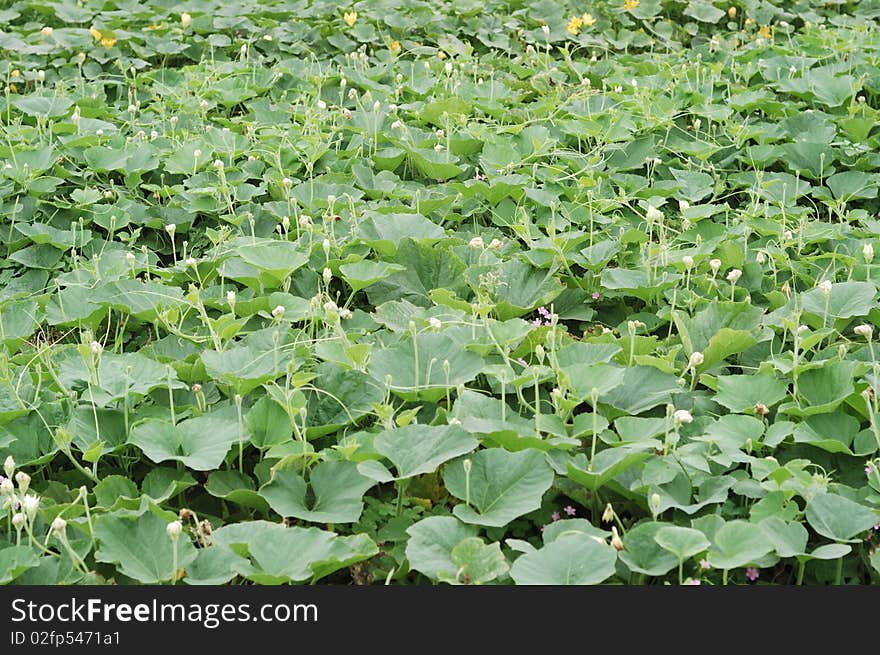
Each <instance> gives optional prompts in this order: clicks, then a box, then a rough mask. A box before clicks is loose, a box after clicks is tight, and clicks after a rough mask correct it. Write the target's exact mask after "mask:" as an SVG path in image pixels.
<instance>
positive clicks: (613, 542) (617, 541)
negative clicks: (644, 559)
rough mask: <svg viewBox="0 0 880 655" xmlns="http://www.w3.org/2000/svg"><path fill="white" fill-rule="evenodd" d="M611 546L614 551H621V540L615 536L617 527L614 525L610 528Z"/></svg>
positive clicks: (618, 536) (617, 535)
mask: <svg viewBox="0 0 880 655" xmlns="http://www.w3.org/2000/svg"><path fill="white" fill-rule="evenodd" d="M611 545H612V546H613V547H614V550H623V540H622V539H621V538H620V535H619V534H617V526H614V525H612V526H611Z"/></svg>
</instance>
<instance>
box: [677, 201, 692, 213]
mask: <svg viewBox="0 0 880 655" xmlns="http://www.w3.org/2000/svg"><path fill="white" fill-rule="evenodd" d="M690 206H691V203H689V202H688V201H687V200H679V201H678V209H679V210H680V211H684V210H685V209H688V208H689V207H690Z"/></svg>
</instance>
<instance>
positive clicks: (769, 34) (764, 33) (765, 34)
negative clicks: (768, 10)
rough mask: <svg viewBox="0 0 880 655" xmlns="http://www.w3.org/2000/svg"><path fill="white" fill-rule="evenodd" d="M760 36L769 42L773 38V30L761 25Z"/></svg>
mask: <svg viewBox="0 0 880 655" xmlns="http://www.w3.org/2000/svg"><path fill="white" fill-rule="evenodd" d="M758 36H759V37H760V38H762V39H767V40H768V41H769V40H770V39H772V38H773V28H771V27H770V26H769V25H761V27H759V28H758Z"/></svg>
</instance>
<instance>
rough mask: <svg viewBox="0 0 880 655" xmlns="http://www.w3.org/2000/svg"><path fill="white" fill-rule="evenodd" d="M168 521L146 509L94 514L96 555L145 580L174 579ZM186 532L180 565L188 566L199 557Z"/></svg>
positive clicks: (181, 539)
mask: <svg viewBox="0 0 880 655" xmlns="http://www.w3.org/2000/svg"><path fill="white" fill-rule="evenodd" d="M167 527H168V521H166V520H164V519H162V518H160V517H158V516H156V515H155V514H153V513H152V512H146V513H144V514H141V515H140V516H138V517H135V518H119V517H117V516H113V515H112V514H103V515H101V516H98V517H96V518H95V537H96V538H97V540H98V548H97V550H96V551H95V559H96V560H97V561H99V562H108V563H110V564H116V565H117V566H118V568H119V572H120V573H122V574H123V575H126V576H128V577H129V578H133V579H135V580H137V581H138V582H142V583H144V584H160V583H167V582H169V581H171V579H172V572H173V571H172V567H173V563H174V559H173V557H174V556H173V549H174V545H173V543H172V541H171V538H170V537H169V536H168V533H167V532H166V528H167ZM196 554H197V553H196V549H195V547H194V546H193V545H192V543H191V542H190V540H189V538H188V537H187V536H186V533H185V532H184V533H182V534H181V535H180V537H178V539H177V566H178V569H185V568H186V567H187V566H188V565H189V563H190V562H192V561H193V560H194V559H195V558H196Z"/></svg>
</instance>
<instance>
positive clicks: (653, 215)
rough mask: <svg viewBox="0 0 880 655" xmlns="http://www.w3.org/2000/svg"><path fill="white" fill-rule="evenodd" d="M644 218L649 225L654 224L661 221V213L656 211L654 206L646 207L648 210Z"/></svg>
mask: <svg viewBox="0 0 880 655" xmlns="http://www.w3.org/2000/svg"><path fill="white" fill-rule="evenodd" d="M645 218H647V219H648V221H650V222H651V223H656V222H657V221H662V220H663V212H661V211H660V210H659V209H657V208H656V207H655V206H654V205H648V210H647V211H646V212H645Z"/></svg>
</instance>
